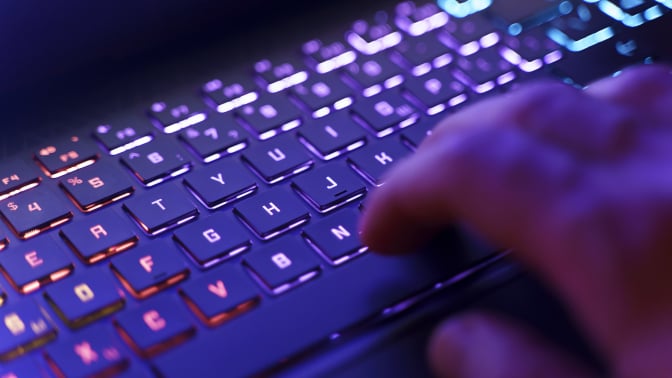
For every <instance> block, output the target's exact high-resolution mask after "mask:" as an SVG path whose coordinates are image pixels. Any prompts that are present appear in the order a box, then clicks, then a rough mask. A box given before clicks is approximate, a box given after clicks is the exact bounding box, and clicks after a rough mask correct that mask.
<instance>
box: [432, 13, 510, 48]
mask: <svg viewBox="0 0 672 378" xmlns="http://www.w3.org/2000/svg"><path fill="white" fill-rule="evenodd" d="M439 39H440V40H441V42H443V43H444V44H445V45H446V46H448V47H450V48H451V49H453V50H455V51H457V52H458V53H460V55H462V56H469V55H472V54H474V53H476V52H477V51H479V50H480V49H481V48H488V47H491V46H494V45H495V44H496V43H497V42H499V40H500V35H499V32H497V30H496V29H495V26H494V24H493V23H492V22H491V21H490V20H488V19H486V18H485V16H483V15H482V14H480V13H476V14H472V15H469V16H467V17H464V18H458V17H453V18H451V19H450V20H449V21H448V23H447V24H446V26H444V27H443V32H441V33H439Z"/></svg>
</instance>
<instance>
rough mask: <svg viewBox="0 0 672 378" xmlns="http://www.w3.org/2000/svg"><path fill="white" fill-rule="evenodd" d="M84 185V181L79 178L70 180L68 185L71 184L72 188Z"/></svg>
mask: <svg viewBox="0 0 672 378" xmlns="http://www.w3.org/2000/svg"><path fill="white" fill-rule="evenodd" d="M83 183H84V181H82V179H80V178H79V177H76V176H75V177H73V178H69V179H68V184H70V185H72V186H77V185H80V184H83Z"/></svg>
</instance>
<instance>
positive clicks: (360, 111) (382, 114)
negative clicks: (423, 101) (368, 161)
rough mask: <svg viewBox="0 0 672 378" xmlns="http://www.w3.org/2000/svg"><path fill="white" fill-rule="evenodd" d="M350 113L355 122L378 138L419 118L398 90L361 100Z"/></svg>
mask: <svg viewBox="0 0 672 378" xmlns="http://www.w3.org/2000/svg"><path fill="white" fill-rule="evenodd" d="M352 111H353V117H354V118H355V120H356V121H358V122H359V123H360V124H361V125H363V126H365V127H366V128H368V129H369V130H370V131H371V132H372V133H373V134H374V135H375V136H377V137H378V138H382V137H384V136H387V135H390V134H392V133H393V132H394V131H396V130H399V129H403V128H405V127H408V126H410V125H412V124H414V123H415V122H416V121H417V120H418V118H419V115H418V112H417V111H416V110H415V108H414V107H413V105H411V104H410V102H408V101H407V100H406V99H404V98H403V97H402V96H401V93H400V92H399V91H398V90H397V91H387V92H383V93H381V94H379V95H376V96H373V97H370V98H367V99H362V100H361V101H359V102H357V103H356V104H355V105H354V106H353V108H352Z"/></svg>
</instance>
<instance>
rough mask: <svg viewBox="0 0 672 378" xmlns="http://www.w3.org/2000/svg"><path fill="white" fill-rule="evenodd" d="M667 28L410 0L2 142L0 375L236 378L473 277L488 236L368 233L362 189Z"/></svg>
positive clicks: (653, 54) (545, 6)
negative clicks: (135, 106) (130, 107)
mask: <svg viewBox="0 0 672 378" xmlns="http://www.w3.org/2000/svg"><path fill="white" fill-rule="evenodd" d="M670 30H672V3H671V2H670V1H669V0H637V1H617V0H585V1H580V0H570V1H559V0H557V1H556V0H535V1H523V0H517V1H511V0H500V1H494V2H493V1H490V0H481V1H477V0H471V1H463V0H441V1H439V2H438V5H437V4H435V3H428V4H422V5H416V4H414V3H412V2H404V3H401V4H398V5H396V6H394V7H391V8H390V9H388V10H386V11H381V12H379V13H377V14H376V15H374V16H373V17H371V18H366V19H361V20H357V21H355V22H353V23H352V24H351V25H350V26H349V28H348V31H347V32H346V33H345V34H344V35H343V38H341V39H335V40H334V39H325V40H320V39H314V40H310V41H307V42H306V43H305V44H304V45H303V46H301V47H300V52H301V53H300V54H291V53H289V54H287V56H286V59H284V60H270V59H260V60H258V61H257V62H251V64H250V66H249V72H240V73H238V75H236V74H235V73H232V74H231V75H229V77H237V78H239V80H235V81H224V80H222V79H218V78H213V79H212V80H210V81H208V82H207V83H195V84H194V91H193V93H184V94H183V96H177V97H173V96H171V97H170V98H165V99H157V101H154V102H152V100H153V99H148V101H147V109H146V114H135V115H133V116H129V117H128V118H127V121H126V122H123V123H106V122H105V120H102V119H101V120H100V124H98V125H90V127H88V128H86V129H83V130H76V131H73V133H72V134H70V135H66V136H64V138H62V139H60V140H53V141H51V142H50V143H48V144H45V145H39V146H35V148H34V149H33V151H32V155H25V156H16V157H15V158H13V159H6V160H5V161H2V162H1V163H0V215H1V216H2V220H3V222H4V224H3V225H0V271H1V272H2V276H3V277H2V278H0V377H1V378H9V377H42V376H46V377H50V376H66V377H74V376H115V375H120V376H128V377H130V376H133V377H136V376H139V377H143V376H154V375H158V376H194V377H203V376H231V377H233V376H249V375H252V374H257V373H263V372H267V371H269V369H274V368H276V367H277V366H278V364H280V363H281V362H285V361H288V360H291V359H292V358H293V357H296V356H298V355H300V354H302V353H304V352H306V351H307V350H309V349H310V348H312V347H314V346H317V345H322V344H325V343H329V342H330V341H331V340H334V339H338V338H339V337H340V336H341V335H342V334H344V333H347V332H349V331H350V330H353V329H356V328H358V327H359V326H361V325H363V324H366V323H367V322H369V321H372V320H375V319H380V318H383V317H385V316H389V315H391V314H397V313H398V312H400V311H401V310H403V309H405V308H407V307H408V306H409V305H410V304H413V303H415V302H416V301H417V300H419V299H420V298H424V297H427V296H428V294H429V293H431V292H433V291H435V290H437V289H439V288H442V287H446V286H449V284H450V283H453V282H456V281H461V280H468V279H469V278H470V277H471V276H473V275H475V274H477V273H478V272H479V270H480V269H481V268H483V267H485V266H488V265H489V264H491V263H493V262H495V261H496V260H497V259H499V256H498V255H497V254H494V253H493V252H494V251H491V250H485V249H476V248H471V247H470V244H469V241H468V240H463V238H461V237H459V235H457V234H456V235H453V237H450V238H448V239H450V241H449V243H448V244H447V245H446V246H443V247H442V248H443V250H438V249H437V250H436V251H434V250H433V249H430V250H428V251H425V252H423V253H420V254H417V255H413V256H407V257H400V258H384V257H380V256H377V255H376V254H373V253H370V252H369V251H368V250H367V247H366V246H365V245H363V244H362V243H361V242H360V241H359V239H358V233H357V219H358V216H359V213H360V211H361V206H362V203H363V199H364V198H365V197H366V195H367V193H368V192H369V191H370V190H373V189H374V188H375V187H378V186H380V185H383V184H384V177H385V173H386V172H387V171H388V170H389V169H390V167H391V166H393V165H394V164H395V163H396V162H398V161H399V160H401V159H403V158H405V157H407V156H409V155H410V154H412V153H413V151H414V150H415V149H417V147H418V146H419V144H420V143H421V141H422V140H423V138H425V137H426V136H427V135H428V134H429V133H431V130H432V127H433V125H434V124H435V123H436V121H437V119H439V117H441V116H443V115H446V114H449V113H451V112H455V111H459V109H460V108H461V107H463V106H466V105H468V104H470V103H473V102H475V101H479V99H481V98H483V97H486V96H490V95H493V94H496V93H501V92H504V91H507V90H510V89H511V88H513V87H515V86H517V85H518V84H519V83H522V82H525V81H528V80H534V79H538V78H542V77H553V78H557V79H560V80H564V81H565V82H567V83H569V84H571V85H575V86H579V87H580V86H583V85H585V84H587V83H588V82H589V81H591V80H594V79H596V78H598V77H601V76H604V75H609V74H613V73H615V72H617V71H619V70H621V69H622V68H624V67H626V66H628V65H630V64H634V63H642V62H656V61H667V62H670V61H672V50H671V49H670V45H669V44H668V45H666V46H664V44H663V43H660V42H659V43H656V42H654V41H661V40H662V38H664V37H666V36H669V31H670ZM445 249H449V250H450V253H445ZM442 252H443V253H442Z"/></svg>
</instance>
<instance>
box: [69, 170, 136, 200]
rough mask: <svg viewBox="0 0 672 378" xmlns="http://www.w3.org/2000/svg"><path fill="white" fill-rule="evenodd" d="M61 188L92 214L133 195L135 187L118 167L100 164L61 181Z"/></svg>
mask: <svg viewBox="0 0 672 378" xmlns="http://www.w3.org/2000/svg"><path fill="white" fill-rule="evenodd" d="M60 185H61V188H63V189H64V190H65V192H66V193H67V194H68V197H70V199H71V200H72V201H73V202H74V203H75V205H77V207H78V208H79V209H80V210H81V211H83V212H91V211H94V210H97V209H99V208H101V207H103V206H106V205H109V204H111V203H113V202H116V201H119V200H121V199H123V198H126V197H128V196H130V195H131V194H132V193H133V190H134V188H133V186H132V185H131V183H130V182H129V180H128V179H127V178H126V176H125V175H124V174H123V172H121V171H120V170H119V167H118V166H117V165H112V164H110V163H108V162H100V163H98V164H96V165H94V166H91V167H87V168H84V169H82V170H80V171H78V172H77V173H73V174H71V175H69V176H65V177H63V178H62V179H61V180H60Z"/></svg>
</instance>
